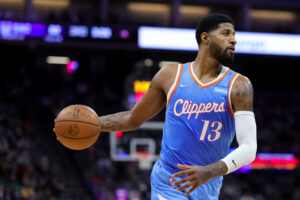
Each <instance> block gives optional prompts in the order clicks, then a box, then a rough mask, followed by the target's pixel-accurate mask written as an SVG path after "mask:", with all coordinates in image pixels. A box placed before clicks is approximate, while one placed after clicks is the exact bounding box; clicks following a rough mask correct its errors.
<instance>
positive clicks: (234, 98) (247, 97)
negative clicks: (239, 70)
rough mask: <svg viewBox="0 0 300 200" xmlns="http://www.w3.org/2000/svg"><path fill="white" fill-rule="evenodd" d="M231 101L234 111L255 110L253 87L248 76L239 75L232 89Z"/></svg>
mask: <svg viewBox="0 0 300 200" xmlns="http://www.w3.org/2000/svg"><path fill="white" fill-rule="evenodd" d="M231 102H232V107H233V111H234V112H236V111H239V110H248V111H253V87H252V84H251V82H250V80H249V79H248V78H246V77H245V76H242V75H239V76H238V77H237V78H236V80H235V82H234V84H233V86H232V90H231Z"/></svg>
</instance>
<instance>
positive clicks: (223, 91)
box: [214, 87, 227, 94]
mask: <svg viewBox="0 0 300 200" xmlns="http://www.w3.org/2000/svg"><path fill="white" fill-rule="evenodd" d="M214 90H215V92H219V93H223V94H227V90H225V89H223V88H219V87H215V89H214Z"/></svg>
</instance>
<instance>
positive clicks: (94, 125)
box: [55, 120, 100, 126]
mask: <svg viewBox="0 0 300 200" xmlns="http://www.w3.org/2000/svg"><path fill="white" fill-rule="evenodd" d="M60 122H80V123H83V124H89V125H92V126H100V125H97V124H92V123H90V122H83V121H78V120H60V121H56V122H55V123H56V124H58V123H60Z"/></svg>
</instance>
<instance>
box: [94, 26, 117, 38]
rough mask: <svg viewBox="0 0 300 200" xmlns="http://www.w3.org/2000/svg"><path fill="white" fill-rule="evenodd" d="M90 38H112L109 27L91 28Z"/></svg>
mask: <svg viewBox="0 0 300 200" xmlns="http://www.w3.org/2000/svg"><path fill="white" fill-rule="evenodd" d="M91 37H92V38H97V39H110V38H111V37H112V30H111V28H109V27H103V26H100V27H97V26H92V28H91Z"/></svg>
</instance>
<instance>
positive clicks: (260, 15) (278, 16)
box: [250, 10, 297, 21]
mask: <svg viewBox="0 0 300 200" xmlns="http://www.w3.org/2000/svg"><path fill="white" fill-rule="evenodd" d="M250 16H251V18H252V19H257V20H285V21H292V20H295V19H296V18H297V16H296V14H295V13H294V12H290V11H273V10H251V11H250Z"/></svg>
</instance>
